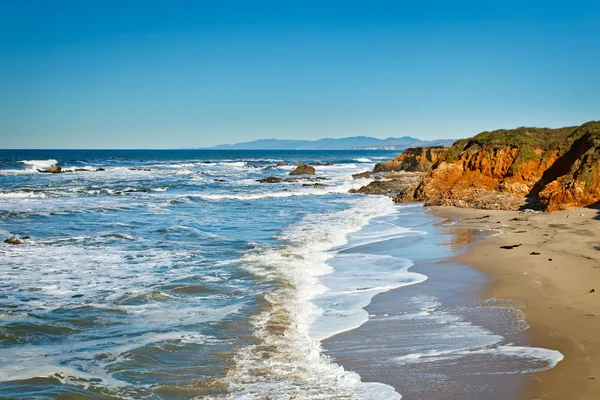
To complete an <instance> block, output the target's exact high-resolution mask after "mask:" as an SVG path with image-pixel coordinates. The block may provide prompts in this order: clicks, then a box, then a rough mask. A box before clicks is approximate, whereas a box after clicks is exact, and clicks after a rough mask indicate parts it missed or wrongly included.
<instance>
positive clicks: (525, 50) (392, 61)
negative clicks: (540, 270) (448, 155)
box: [0, 0, 600, 148]
mask: <svg viewBox="0 0 600 400" xmlns="http://www.w3.org/2000/svg"><path fill="white" fill-rule="evenodd" d="M598 21H600V2H598V1H576V0H575V1H569V2H565V1H561V2H554V1H543V2H534V1H519V2H516V1H515V2H513V1H498V2H495V1H477V2H466V1H444V2H438V1H422V2H417V1H410V2H403V1H375V0H372V1H351V0H345V1H325V0H321V1H312V0H304V1H285V0H279V1H258V0H256V1H228V0H221V1H210V2H208V1H152V0H146V1H132V0H129V1H128V0H122V1H111V0H102V1H92V0H89V1H53V0H45V1H29V0H0V57H1V58H0V139H1V143H2V144H1V145H0V147H1V148H182V147H204V146H211V145H215V144H219V143H233V142H239V141H247V140H253V139H259V138H282V139H317V138H322V137H343V136H354V135H368V136H376V137H382V138H383V137H389V136H398V137H400V136H404V135H410V136H415V137H418V138H423V139H433V138H458V137H466V136H471V135H473V134H476V133H478V132H480V131H483V130H491V129H497V128H511V127H517V126H523V125H527V126H550V127H559V126H565V125H578V124H581V123H583V122H586V121H588V120H593V119H600V51H599V50H600V24H599V23H598Z"/></svg>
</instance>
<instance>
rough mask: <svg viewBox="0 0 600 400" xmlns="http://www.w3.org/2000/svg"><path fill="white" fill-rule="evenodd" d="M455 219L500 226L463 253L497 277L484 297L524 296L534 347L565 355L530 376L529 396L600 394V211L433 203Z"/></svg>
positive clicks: (472, 263)
mask: <svg viewBox="0 0 600 400" xmlns="http://www.w3.org/2000/svg"><path fill="white" fill-rule="evenodd" d="M431 211H432V212H433V213H434V214H436V215H438V216H442V217H447V218H449V219H450V220H453V221H455V222H454V226H456V227H464V228H481V229H494V230H496V229H497V230H498V233H500V232H501V234H498V235H494V234H493V232H492V235H490V236H488V237H486V238H485V239H483V240H482V241H480V242H479V243H478V244H475V245H472V246H470V248H469V250H468V251H467V252H466V253H464V254H462V255H460V256H459V257H457V259H456V260H455V261H459V262H462V263H465V264H467V265H470V266H473V267H475V268H477V269H478V270H480V271H482V272H484V273H485V274H487V275H488V276H489V278H490V282H489V284H488V286H487V287H486V288H485V289H484V290H483V292H482V296H484V297H487V298H490V297H496V298H509V299H517V300H521V301H523V302H524V303H525V305H526V307H525V309H524V310H523V311H524V312H525V314H526V319H527V322H528V323H529V325H530V328H529V329H528V330H527V331H526V334H527V335H528V336H529V337H530V339H531V342H532V344H533V345H535V346H539V347H544V348H549V349H555V350H558V351H560V352H561V353H562V354H563V355H564V359H563V360H562V361H561V362H560V363H558V365H557V366H556V367H555V368H553V369H551V370H547V371H543V372H539V373H535V374H532V375H530V378H529V379H528V384H527V385H526V387H525V389H524V392H523V396H522V398H524V399H561V400H565V399H578V400H583V399H597V398H599V396H600V334H599V332H600V214H599V212H598V210H595V209H571V210H568V211H559V212H553V213H532V212H517V211H514V212H513V211H489V210H475V209H458V208H452V207H433V208H432V210H431Z"/></svg>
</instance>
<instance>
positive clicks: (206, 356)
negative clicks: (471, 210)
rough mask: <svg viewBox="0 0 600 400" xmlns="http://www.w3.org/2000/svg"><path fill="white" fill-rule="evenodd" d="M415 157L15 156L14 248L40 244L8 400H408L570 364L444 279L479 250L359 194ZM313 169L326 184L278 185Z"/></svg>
mask: <svg viewBox="0 0 600 400" xmlns="http://www.w3.org/2000/svg"><path fill="white" fill-rule="evenodd" d="M140 145H143V143H140ZM396 153H397V152H396V151H254V150H253V151H229V150H219V151H217V150H0V238H1V239H2V240H4V239H7V238H9V237H18V238H21V240H22V241H23V244H20V245H11V244H6V243H1V242H0V276H1V279H0V398H8V399H265V400H266V399H271V400H275V399H366V400H378V399H385V400H390V399H400V398H401V397H402V395H403V387H404V385H406V388H407V389H406V390H407V391H408V392H410V393H418V392H419V391H418V390H416V389H415V388H418V387H421V386H423V387H425V386H427V385H429V386H431V385H430V384H431V382H434V377H435V378H436V379H438V380H439V379H442V378H440V377H443V376H444V374H446V373H447V376H451V375H452V374H454V375H457V374H458V375H460V373H458V372H460V371H463V374H462V375H468V376H473V375H478V374H485V376H486V377H487V378H490V377H491V378H490V379H492V380H493V379H494V377H495V376H499V375H510V376H512V377H515V376H516V377H521V376H525V375H526V374H530V373H532V372H535V371H539V370H544V369H548V368H552V367H553V366H554V365H556V363H558V362H559V361H560V360H561V359H562V355H561V354H560V353H558V352H556V351H553V350H550V349H541V348H536V347H532V346H531V345H530V344H529V343H528V342H527V340H526V337H525V336H524V334H523V332H525V331H526V329H527V324H526V322H525V320H524V317H523V313H522V307H523V306H522V305H519V304H515V303H514V302H510V301H508V300H506V301H505V300H502V299H491V300H489V299H488V300H481V299H479V297H477V296H476V295H475V294H474V290H475V289H472V290H470V291H469V288H470V287H471V286H472V287H481V286H482V285H483V283H482V282H483V281H484V280H485V278H484V277H481V276H479V275H477V273H476V272H474V271H473V270H472V269H470V268H468V267H466V266H454V267H452V265H451V264H448V265H446V266H445V267H444V268H443V269H438V270H436V268H438V266H439V265H441V264H440V263H443V262H444V260H447V259H449V258H451V257H453V256H455V255H456V254H459V253H460V252H461V251H464V248H465V246H463V245H458V246H457V245H452V243H453V241H452V239H453V237H455V236H456V233H452V232H447V231H445V230H444V229H443V227H442V225H440V224H441V223H442V222H443V221H441V219H440V218H439V217H436V216H434V215H432V214H430V213H428V212H427V211H428V210H427V208H426V207H424V206H423V204H418V203H415V204H402V205H400V204H394V203H393V202H392V200H391V199H390V198H389V197H386V196H365V195H361V194H351V193H349V190H350V189H355V188H359V187H361V186H363V185H365V184H367V183H368V182H370V179H365V178H361V179H353V177H352V174H355V173H358V172H363V171H367V170H372V168H373V166H374V164H375V163H377V162H380V161H382V160H387V159H390V158H393V157H394V156H395V155H396ZM296 162H305V163H311V164H315V169H316V175H314V176H313V175H310V176H299V177H296V178H297V179H294V180H284V181H282V182H278V183H262V182H259V180H260V179H263V178H266V177H268V176H275V177H279V178H294V177H293V176H290V175H289V174H290V172H291V171H292V170H293V169H294V168H295V167H294V165H293V164H294V163H296ZM283 163H285V164H286V165H282V164H283ZM52 166H60V167H61V168H63V170H64V169H68V170H73V171H74V170H76V169H79V171H75V172H66V173H60V174H50V173H41V172H39V171H38V170H45V169H47V168H49V167H52ZM491 234H493V232H492V233H491ZM453 235H454V236H453ZM27 236H28V237H29V238H28V239H24V238H25V237H27ZM434 277H435V279H434ZM432 282H434V283H435V282H437V284H432ZM471 283H473V285H471ZM390 293H397V294H400V297H394V299H396V300H393V307H392V306H390V308H394V311H393V315H392V314H387V313H386V307H387V306H385V303H381V302H380V303H381V304H383V306H381V304H380V306H379V308H378V309H377V310H375V311H368V310H369V306H370V304H371V303H372V302H373V301H374V299H375V298H383V297H381V296H385V295H389V294H390ZM460 299H462V300H460ZM463 300H464V301H463ZM490 301H492V303H490ZM382 307H383V308H382ZM390 312H391V311H390ZM390 319H393V321H394V324H395V325H393V326H394V328H393V329H392V330H390V329H389V328H386V327H385V326H384V325H376V324H377V323H381V322H382V321H383V322H385V321H388V320H390ZM388 322H389V321H388ZM374 324H375V325H374ZM377 326H381V327H382V328H381V329H375V330H374V331H375V332H379V333H383V334H381V335H379V336H378V337H377V339H374V336H373V335H370V334H365V335H361V334H360V332H361V331H360V329H366V328H367V327H377ZM386 329H388V330H387V331H386ZM370 331H373V329H371V330H370ZM368 332H369V331H368ZM386 332H387V333H386ZM344 335H346V336H344ZM347 335H352V336H347ZM345 337H350V338H351V339H349V341H344V340H341V341H340V340H338V341H337V342H336V338H338V339H339V338H345ZM386 349H387V350H389V351H387V350H386ZM375 350H376V352H374V351H375ZM374 354H375V355H376V357H374V356H373V355H374ZM373 371H379V373H370V372H373ZM381 371H385V373H382V372H381ZM378 377H383V378H385V379H383V378H382V379H379V378H378ZM390 377H392V378H390ZM394 377H396V378H398V377H412V379H411V380H406V379H405V380H402V379H395V378H394ZM442 380H443V379H442ZM455 381H456V382H460V379H457V380H455ZM511 382H512V381H511ZM473 384H474V383H473V382H472V381H465V383H464V385H463V386H464V388H462V386H460V385H458V386H456V385H457V384H455V385H454V386H453V390H455V391H456V393H458V396H460V393H467V389H468V388H469V387H471V386H472V385H473ZM518 385H519V382H517V383H515V384H514V387H513V386H510V388H508V389H507V388H505V389H503V390H505V392H502V393H504V394H505V395H506V394H507V392H506V390H518ZM461 388H462V389H461ZM409 389H410V390H409ZM463 389H464V390H463ZM435 390H437V389H435ZM439 390H442V391H443V390H445V389H443V387H442V386H440V389H439ZM461 390H462V392H461ZM477 393H478V394H477V395H478V396H479V395H481V396H482V397H480V398H491V397H490V396H488V397H486V395H485V390H484V393H483V395H482V394H481V391H479V392H477ZM509 394H510V393H509ZM405 395H406V393H405ZM512 395H514V393H512ZM502 396H503V395H500V397H499V398H511V396H510V395H507V396H508V397H506V396H505V397H502ZM406 398H424V397H418V396H417V397H414V396H413V397H406ZM457 398H459V397H457ZM462 398H476V396H475V397H469V396H468V395H464V396H463V397H462Z"/></svg>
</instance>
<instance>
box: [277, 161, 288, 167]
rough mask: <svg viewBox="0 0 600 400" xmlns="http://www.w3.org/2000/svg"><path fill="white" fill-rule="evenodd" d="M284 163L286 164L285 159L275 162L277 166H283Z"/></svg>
mask: <svg viewBox="0 0 600 400" xmlns="http://www.w3.org/2000/svg"><path fill="white" fill-rule="evenodd" d="M286 165H288V163H286V162H285V161H279V162H278V163H277V166H278V167H285V166H286Z"/></svg>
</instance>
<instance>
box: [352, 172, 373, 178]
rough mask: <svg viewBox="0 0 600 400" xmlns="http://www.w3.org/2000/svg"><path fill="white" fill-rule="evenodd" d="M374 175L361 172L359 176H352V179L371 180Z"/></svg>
mask: <svg viewBox="0 0 600 400" xmlns="http://www.w3.org/2000/svg"><path fill="white" fill-rule="evenodd" d="M372 174H373V173H372V172H371V171H365V172H359V173H357V174H352V178H354V179H361V178H370V177H371V175H372Z"/></svg>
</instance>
